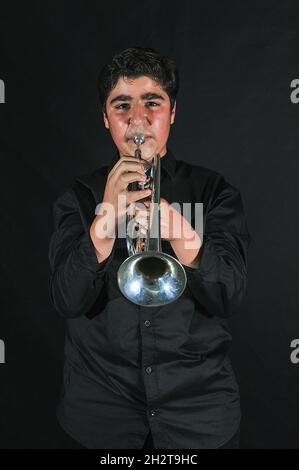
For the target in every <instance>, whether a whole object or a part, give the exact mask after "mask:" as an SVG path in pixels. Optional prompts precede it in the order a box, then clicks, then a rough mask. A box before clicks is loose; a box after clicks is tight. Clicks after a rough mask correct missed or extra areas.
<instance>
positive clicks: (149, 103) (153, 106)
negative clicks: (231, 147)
mask: <svg viewBox="0 0 299 470" xmlns="http://www.w3.org/2000/svg"><path fill="white" fill-rule="evenodd" d="M146 106H149V107H150V108H155V107H156V106H159V103H156V102H155V101H148V102H147V103H146Z"/></svg>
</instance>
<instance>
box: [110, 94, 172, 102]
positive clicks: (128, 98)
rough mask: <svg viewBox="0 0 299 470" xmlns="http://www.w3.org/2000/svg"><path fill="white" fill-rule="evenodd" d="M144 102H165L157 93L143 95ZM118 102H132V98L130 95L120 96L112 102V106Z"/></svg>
mask: <svg viewBox="0 0 299 470" xmlns="http://www.w3.org/2000/svg"><path fill="white" fill-rule="evenodd" d="M141 99H142V100H163V101H164V98H163V96H161V95H158V94H157V93H151V92H149V93H144V94H143V95H141ZM116 101H132V96H130V95H118V96H116V97H115V98H113V99H112V100H111V101H110V104H112V103H115V102H116Z"/></svg>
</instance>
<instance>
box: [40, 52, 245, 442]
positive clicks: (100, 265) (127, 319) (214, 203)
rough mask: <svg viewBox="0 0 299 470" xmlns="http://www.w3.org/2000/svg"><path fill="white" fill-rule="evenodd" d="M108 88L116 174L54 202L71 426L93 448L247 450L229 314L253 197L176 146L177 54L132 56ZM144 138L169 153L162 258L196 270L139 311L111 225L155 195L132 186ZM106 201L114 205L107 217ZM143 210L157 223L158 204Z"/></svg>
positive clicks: (54, 261) (125, 55)
mask: <svg viewBox="0 0 299 470" xmlns="http://www.w3.org/2000/svg"><path fill="white" fill-rule="evenodd" d="M98 84H99V94H100V98H101V102H102V106H103V118H104V123H105V126H106V128H107V129H109V131H110V133H111V136H112V139H113V141H114V143H115V145H116V147H117V152H116V155H115V156H114V158H113V159H112V161H111V164H110V165H109V166H102V167H101V168H99V169H96V170H95V171H94V172H93V173H92V174H90V175H87V176H84V177H80V178H77V179H76V180H75V182H74V185H73V186H72V187H71V188H70V189H69V190H67V191H66V192H65V193H64V194H63V195H62V196H60V197H59V198H58V199H57V201H56V202H55V205H54V220H55V231H54V233H53V236H52V238H51V242H50V249H49V259H50V265H51V275H50V279H49V289H50V296H51V300H52V302H53V305H54V306H55V308H56V310H57V311H58V312H59V313H60V314H61V315H62V316H63V317H65V319H66V343H65V356H66V360H65V369H64V384H63V387H62V393H61V399H60V402H59V405H58V408H57V417H58V420H59V422H60V424H61V426H62V427H63V428H64V429H65V430H66V432H67V433H68V434H69V435H70V436H72V437H73V438H74V439H75V440H76V441H78V442H80V443H81V444H82V445H83V446H85V447H87V448H97V449H100V448H107V449H111V448H123V449H134V448H135V449H137V448H142V446H143V444H144V443H145V447H146V446H147V445H148V442H149V439H152V441H151V442H152V445H153V446H154V448H165V449H184V448H185V449H186V448H190V449H208V448H229V447H233V448H236V447H238V432H239V423H240V402H239V390H238V385H237V383H236V379H235V376H234V372H233V370H232V367H231V363H230V360H229V358H228V351H229V346H230V343H231V335H230V332H229V328H228V324H227V319H228V317H230V316H231V315H232V314H233V313H234V312H235V311H236V309H237V308H238V307H239V305H240V303H241V301H242V299H243V296H244V293H245V289H246V282H247V249H248V246H249V243H250V235H249V233H248V230H247V226H246V221H245V216H244V212H243V206H242V200H241V196H240V192H239V191H238V189H236V188H235V187H234V186H232V185H231V184H229V183H228V182H227V181H226V180H225V179H224V177H223V176H222V175H221V174H219V173H217V172H215V171H212V170H210V169H208V168H205V167H203V166H200V165H194V164H190V163H187V162H184V161H183V160H178V159H176V158H175V156H174V155H173V153H172V152H171V151H170V149H169V148H168V146H167V141H168V136H169V131H170V127H171V125H172V124H173V123H174V121H175V113H176V96H177V92H178V72H177V69H176V67H175V64H174V62H173V61H172V60H170V59H168V58H166V57H163V56H161V55H159V54H158V53H157V52H156V51H154V50H153V49H142V48H130V49H126V50H124V51H122V52H121V53H119V54H118V55H116V56H115V57H114V58H113V59H112V61H111V63H110V64H108V65H106V66H105V67H104V68H103V69H102V71H101V73H100V76H99V82H98ZM140 131H142V133H143V134H144V135H145V142H144V144H143V145H142V148H141V150H142V158H143V159H144V160H147V161H151V159H152V157H153V155H154V154H155V153H159V154H160V156H161V239H162V251H163V252H165V253H168V254H171V255H172V256H174V257H176V258H177V259H178V260H179V261H180V262H181V264H182V265H183V267H184V269H185V272H186V275H187V285H186V289H185V291H184V293H183V294H182V295H181V296H180V297H179V298H178V299H177V300H175V301H174V302H172V303H170V304H166V305H163V306H161V307H140V306H139V305H136V304H135V303H133V302H130V301H129V300H127V299H126V298H125V297H124V296H123V295H122V294H121V292H120V289H119V287H118V283H117V271H118V268H119V266H120V265H121V263H122V262H123V261H124V260H125V259H126V258H127V257H128V252H127V247H126V240H125V239H124V238H120V237H117V236H116V233H117V230H116V231H115V232H114V235H111V233H109V234H108V233H107V232H106V234H105V233H104V230H102V229H103V224H102V225H101V221H103V218H104V217H106V228H107V226H109V230H110V232H111V229H113V228H114V227H117V224H118V222H119V220H120V219H121V218H122V217H123V215H124V214H125V213H126V210H127V208H128V206H129V204H130V203H131V202H136V201H140V200H141V199H143V198H144V197H146V196H149V195H150V193H149V192H145V191H143V190H138V191H128V185H129V184H130V183H132V182H136V181H138V182H144V181H145V177H144V168H143V166H142V164H141V163H140V161H137V160H136V158H135V157H134V151H135V149H136V144H135V143H134V141H133V136H134V133H136V132H140ZM120 195H122V196H126V206H125V209H123V208H121V207H120V204H119V196H120ZM175 202H177V203H179V204H182V203H184V202H185V203H186V202H189V203H192V204H193V205H194V204H195V203H196V202H201V203H203V219H204V231H203V236H202V237H200V235H199V234H198V233H197V231H196V230H195V228H194V213H193V218H192V220H191V221H188V220H187V219H186V218H185V217H184V216H183V214H180V212H179V211H177V210H175V209H174V208H173V207H172V206H171V204H173V203H175ZM99 204H100V205H99ZM98 207H100V210H99V212H97V211H95V209H96V208H98ZM103 207H110V208H112V209H113V211H112V215H111V214H110V215H109V216H108V218H107V213H106V212H105V211H103V210H101V208H103ZM95 212H96V215H95ZM137 216H138V217H139V221H144V216H145V210H144V209H140V210H137ZM99 226H101V227H102V229H101V230H98V228H99ZM178 226H180V227H184V230H183V231H181V233H180V235H177V232H176V230H175V228H177V227H178ZM109 230H108V232H109ZM112 231H113V230H112ZM190 241H192V243H191V244H190V243H189V245H188V244H187V242H190ZM146 438H148V439H147V440H146Z"/></svg>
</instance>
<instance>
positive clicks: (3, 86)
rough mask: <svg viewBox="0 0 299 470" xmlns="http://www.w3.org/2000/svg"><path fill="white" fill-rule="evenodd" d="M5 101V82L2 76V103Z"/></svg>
mask: <svg viewBox="0 0 299 470" xmlns="http://www.w3.org/2000/svg"><path fill="white" fill-rule="evenodd" d="M3 103H5V83H4V81H3V80H1V78H0V104H3Z"/></svg>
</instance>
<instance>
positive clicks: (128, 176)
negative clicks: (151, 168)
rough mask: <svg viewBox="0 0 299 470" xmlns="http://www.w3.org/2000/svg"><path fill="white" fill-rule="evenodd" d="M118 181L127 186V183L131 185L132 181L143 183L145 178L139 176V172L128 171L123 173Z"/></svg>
mask: <svg viewBox="0 0 299 470" xmlns="http://www.w3.org/2000/svg"><path fill="white" fill-rule="evenodd" d="M120 179H121V180H122V181H123V182H124V183H125V184H129V183H132V182H133V181H141V182H144V181H146V177H145V176H143V175H141V174H140V173H139V172H137V171H135V172H133V171H130V172H128V173H123V174H122V175H121V176H120Z"/></svg>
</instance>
